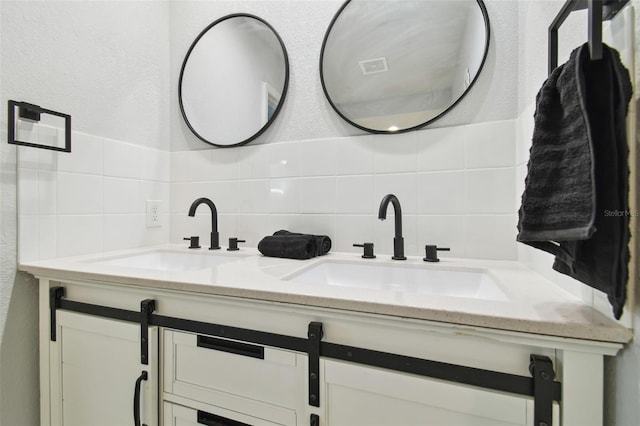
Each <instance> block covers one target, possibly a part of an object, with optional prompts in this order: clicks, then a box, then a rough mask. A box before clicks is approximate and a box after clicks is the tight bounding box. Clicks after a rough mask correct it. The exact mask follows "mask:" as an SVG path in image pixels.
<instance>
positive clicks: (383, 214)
mask: <svg viewBox="0 0 640 426" xmlns="http://www.w3.org/2000/svg"><path fill="white" fill-rule="evenodd" d="M389 203H391V205H393V212H394V217H395V237H394V238H393V257H392V259H394V260H406V259H407V258H406V257H405V255H404V238H403V237H402V209H401V208H400V201H399V200H398V197H396V196H395V195H393V194H387V195H385V196H384V197H383V198H382V201H381V202H380V208H379V209H378V219H380V220H385V219H386V218H387V209H388V207H389Z"/></svg>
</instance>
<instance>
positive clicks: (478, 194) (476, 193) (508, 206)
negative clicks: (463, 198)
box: [466, 167, 516, 214]
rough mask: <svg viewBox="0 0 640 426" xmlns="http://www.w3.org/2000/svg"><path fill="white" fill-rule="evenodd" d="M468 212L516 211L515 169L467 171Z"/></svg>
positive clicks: (493, 212) (494, 212)
mask: <svg viewBox="0 0 640 426" xmlns="http://www.w3.org/2000/svg"><path fill="white" fill-rule="evenodd" d="M466 179H467V212H468V213H472V214H496V213H515V211H516V209H514V206H515V192H516V189H515V186H516V184H515V169H514V168H513V167H508V168H504V169H487V170H471V171H467V176H466Z"/></svg>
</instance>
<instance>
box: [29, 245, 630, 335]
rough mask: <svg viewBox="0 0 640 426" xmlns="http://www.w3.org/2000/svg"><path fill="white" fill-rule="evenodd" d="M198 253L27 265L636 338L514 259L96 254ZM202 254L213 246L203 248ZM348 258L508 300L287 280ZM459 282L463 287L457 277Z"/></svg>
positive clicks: (484, 323) (43, 273)
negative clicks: (475, 276) (473, 282)
mask: <svg viewBox="0 0 640 426" xmlns="http://www.w3.org/2000/svg"><path fill="white" fill-rule="evenodd" d="M159 249H161V250H171V251H180V252H184V253H193V252H194V251H190V250H188V249H187V248H186V247H185V246H184V245H162V246H154V247H147V248H142V249H135V250H125V251H118V252H110V253H103V254H94V255H86V256H77V257H68V258H59V259H52V260H42V261H34V262H24V263H21V264H20V265H19V268H18V269H20V270H21V271H26V272H29V273H31V274H33V275H35V276H36V277H47V278H53V279H59V280H65V279H67V280H75V281H85V280H90V281H100V282H105V281H107V282H117V283H123V284H127V285H132V286H144V287H151V288H158V289H171V290H179V291H188V292H192V293H203V294H215V295H224V296H233V297H242V298H250V299H260V300H269V301H276V302H284V303H294V304H299V305H310V306H319V307H326V308H335V309H344V310H350V311H357V312H368V313H375V314H382V315H392V316H397V317H404V318H415V319H423V320H429V321H439V322H446V323H452V324H463V325H470V326H476V327H486V328H492V329H499V330H509V331H516V332H524V333H534V334H542V335H549V336H559V337H567V338H575V339H586V340H595V341H603V342H615V343H624V342H628V341H629V340H630V339H631V337H632V333H631V331H630V330H629V329H627V328H625V327H622V326H621V325H619V324H617V323H616V322H615V321H613V320H611V319H608V318H606V317H605V316H604V315H602V314H601V313H599V312H597V311H596V310H594V309H593V308H591V307H589V306H586V305H584V304H583V303H582V302H581V301H580V300H578V299H577V298H575V297H573V296H572V295H571V294H569V293H567V292H565V291H564V290H562V289H560V288H559V287H557V286H556V285H554V284H553V283H551V282H549V281H548V280H546V279H545V278H543V277H542V276H540V275H539V274H536V273H534V272H533V271H531V270H530V269H528V268H527V267H525V266H523V265H522V264H520V263H518V262H513V261H490V260H476V259H452V258H442V259H441V262H439V263H426V262H423V261H422V258H419V257H409V258H408V259H407V260H406V261H403V262H398V261H392V260H391V259H390V257H389V256H385V255H379V256H378V257H377V258H376V259H367V260H364V259H361V258H360V256H359V255H358V254H354V253H329V254H328V255H326V256H321V257H317V258H314V259H310V260H305V261H301V260H292V259H280V258H273V257H265V256H262V255H260V253H258V252H257V250H255V249H250V248H242V249H241V250H240V251H237V252H227V251H224V250H218V251H215V252H211V253H212V254H215V255H224V256H233V257H235V258H237V260H236V261H233V262H228V263H224V264H222V265H219V266H217V267H213V268H207V269H202V270H196V271H171V270H168V271H167V270H156V269H140V268H133V267H124V266H111V265H107V264H101V263H96V260H102V259H105V258H112V257H120V256H127V255H136V254H142V253H146V252H150V251H154V250H159ZM198 252H199V253H201V254H207V253H208V250H206V249H200V250H199V251H198ZM327 260H332V261H334V260H335V261H345V262H346V261H348V262H362V263H366V264H369V265H372V264H378V265H385V264H390V265H398V264H400V263H402V265H403V266H405V265H406V266H415V267H421V268H432V269H457V268H461V269H468V268H473V269H481V270H484V271H486V272H487V273H488V274H490V276H491V277H492V278H493V280H494V281H496V282H497V283H498V285H499V287H500V289H501V290H502V291H503V292H504V293H505V294H506V295H507V296H508V298H509V300H508V301H498V300H481V299H476V298H465V297H451V296H438V295H433V294H419V293H411V294H408V293H404V292H399V291H393V290H391V289H385V290H374V289H366V288H365V289H363V288H351V287H337V286H333V285H309V284H296V283H293V282H290V281H286V280H284V279H283V278H286V277H288V276H290V275H291V274H293V273H295V272H296V271H298V270H300V269H304V268H308V267H309V266H310V265H312V264H315V263H317V262H324V261H327ZM451 285H455V283H452V284H451Z"/></svg>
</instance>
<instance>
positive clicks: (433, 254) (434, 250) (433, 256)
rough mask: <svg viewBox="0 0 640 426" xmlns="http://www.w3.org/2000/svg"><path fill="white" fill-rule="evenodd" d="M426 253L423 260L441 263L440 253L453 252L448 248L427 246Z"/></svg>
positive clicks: (425, 247)
mask: <svg viewBox="0 0 640 426" xmlns="http://www.w3.org/2000/svg"><path fill="white" fill-rule="evenodd" d="M424 251H425V255H424V256H425V257H424V259H422V260H424V261H425V262H440V259H438V252H439V251H451V249H450V248H448V247H438V246H436V245H430V244H427V245H426V246H424Z"/></svg>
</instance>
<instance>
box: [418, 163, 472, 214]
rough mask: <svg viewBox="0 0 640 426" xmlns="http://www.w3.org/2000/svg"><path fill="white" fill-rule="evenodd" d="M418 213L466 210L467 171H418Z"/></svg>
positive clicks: (447, 212)
mask: <svg viewBox="0 0 640 426" xmlns="http://www.w3.org/2000/svg"><path fill="white" fill-rule="evenodd" d="M418 188H419V189H418V191H417V192H418V214H438V215H442V214H448V215H457V214H464V213H465V212H466V204H465V203H466V200H465V197H466V191H467V188H466V182H465V172H463V171H459V172H431V173H418Z"/></svg>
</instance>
